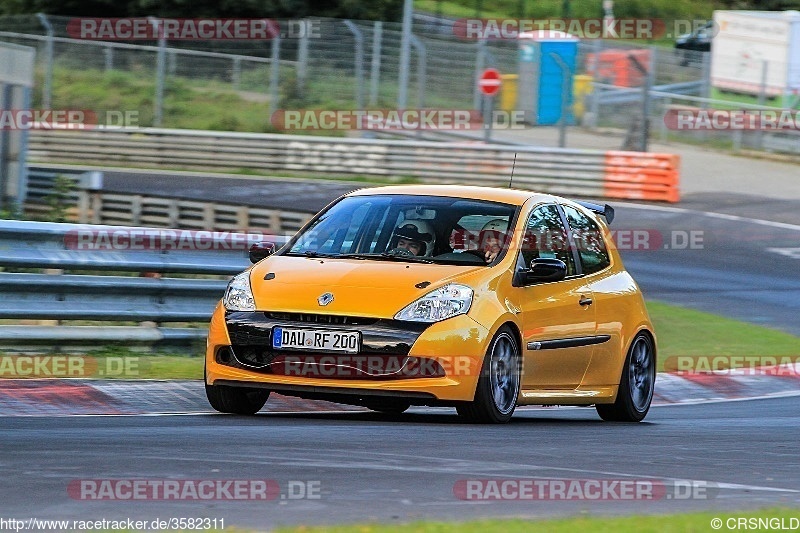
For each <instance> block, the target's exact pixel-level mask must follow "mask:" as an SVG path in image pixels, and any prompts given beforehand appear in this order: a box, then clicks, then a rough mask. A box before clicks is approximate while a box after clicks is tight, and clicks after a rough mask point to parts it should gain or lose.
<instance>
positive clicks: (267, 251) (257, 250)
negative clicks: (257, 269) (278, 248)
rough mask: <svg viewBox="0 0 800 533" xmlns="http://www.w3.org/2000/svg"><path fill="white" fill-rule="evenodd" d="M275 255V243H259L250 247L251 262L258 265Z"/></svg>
mask: <svg viewBox="0 0 800 533" xmlns="http://www.w3.org/2000/svg"><path fill="white" fill-rule="evenodd" d="M274 253H275V243H274V242H257V243H255V244H253V245H252V246H251V247H250V262H251V263H253V264H256V263H258V262H259V261H261V260H262V259H264V258H265V257H269V256H271V255H272V254H274Z"/></svg>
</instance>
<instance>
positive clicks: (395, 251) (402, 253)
mask: <svg viewBox="0 0 800 533" xmlns="http://www.w3.org/2000/svg"><path fill="white" fill-rule="evenodd" d="M386 255H393V256H395V257H415V256H414V254H413V253H411V250H407V249H405V248H392V249H391V250H389V251H387V252H386Z"/></svg>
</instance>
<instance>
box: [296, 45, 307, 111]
mask: <svg viewBox="0 0 800 533" xmlns="http://www.w3.org/2000/svg"><path fill="white" fill-rule="evenodd" d="M307 77H308V32H307V31H304V32H303V35H301V36H300V42H299V43H298V46H297V91H298V92H299V93H300V94H299V96H300V97H301V98H302V97H304V96H305V92H306V79H307Z"/></svg>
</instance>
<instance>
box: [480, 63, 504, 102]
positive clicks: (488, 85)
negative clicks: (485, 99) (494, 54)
mask: <svg viewBox="0 0 800 533" xmlns="http://www.w3.org/2000/svg"><path fill="white" fill-rule="evenodd" d="M501 84H502V82H501V80H500V72H498V71H497V69H496V68H487V69H486V70H484V71H483V74H481V79H480V80H479V81H478V87H479V88H480V90H481V92H482V93H483V94H485V95H486V96H494V95H495V94H497V92H498V91H499V90H500V85H501Z"/></svg>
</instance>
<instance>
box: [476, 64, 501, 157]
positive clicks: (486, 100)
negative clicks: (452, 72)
mask: <svg viewBox="0 0 800 533" xmlns="http://www.w3.org/2000/svg"><path fill="white" fill-rule="evenodd" d="M501 85H502V80H501V78H500V72H499V71H498V70H497V69H495V68H487V69H486V70H484V71H483V74H481V78H480V80H478V88H479V89H480V90H481V92H482V93H483V131H484V137H483V140H484V141H485V142H487V143H488V142H489V141H491V139H492V127H493V125H494V116H493V115H494V97H495V95H496V94H497V93H498V92H500V86H501Z"/></svg>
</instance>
